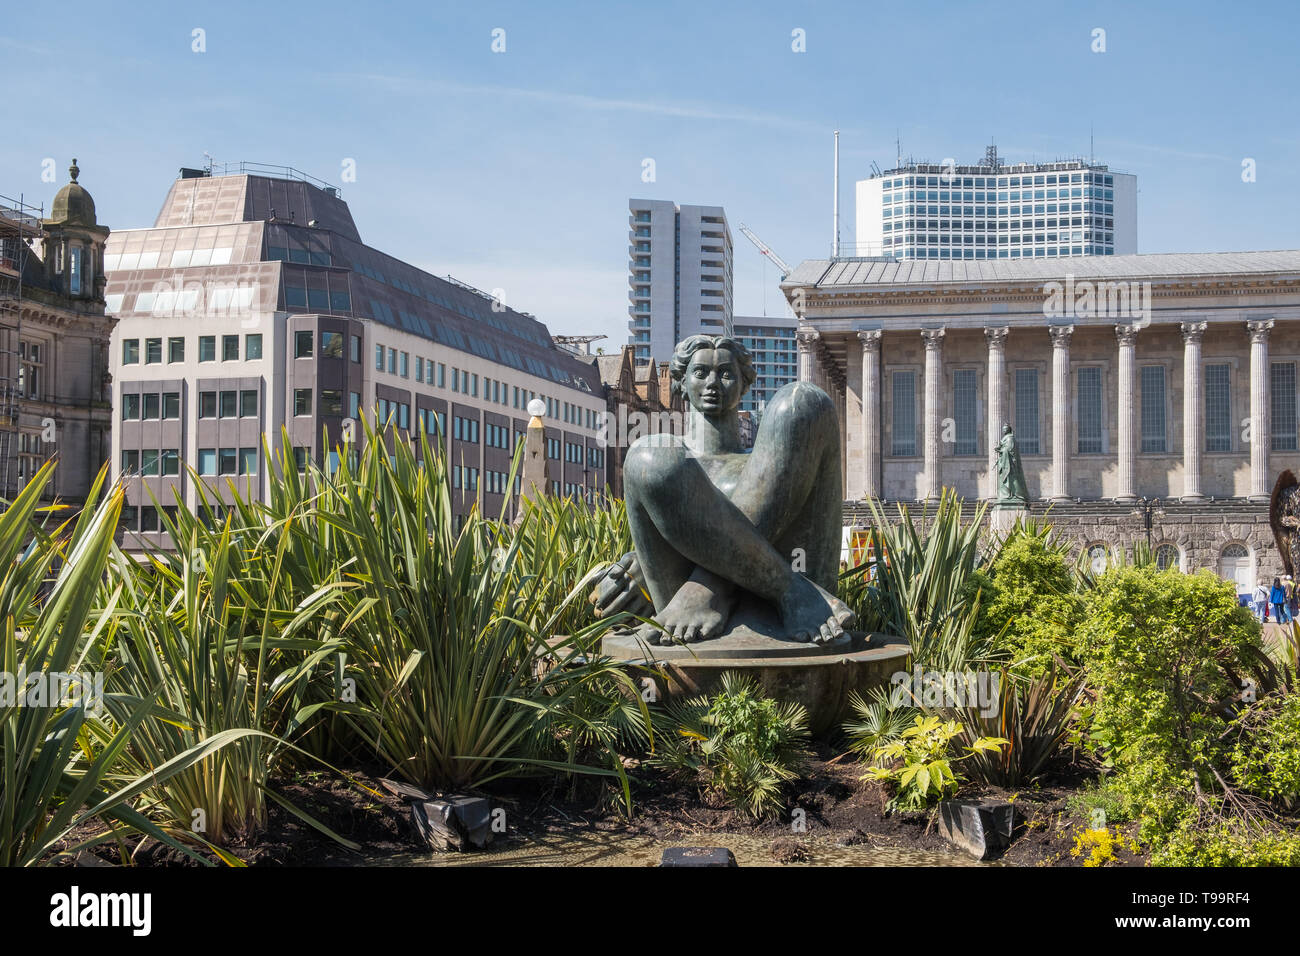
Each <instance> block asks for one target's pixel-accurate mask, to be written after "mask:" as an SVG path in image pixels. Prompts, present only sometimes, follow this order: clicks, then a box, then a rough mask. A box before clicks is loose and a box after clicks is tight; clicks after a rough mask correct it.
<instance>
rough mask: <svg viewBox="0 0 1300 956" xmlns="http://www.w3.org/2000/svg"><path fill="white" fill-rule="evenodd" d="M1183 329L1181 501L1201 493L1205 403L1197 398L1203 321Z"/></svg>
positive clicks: (1203, 333) (1203, 328) (1199, 393)
mask: <svg viewBox="0 0 1300 956" xmlns="http://www.w3.org/2000/svg"><path fill="white" fill-rule="evenodd" d="M1182 330H1183V500H1184V501H1195V500H1198V499H1201V498H1204V497H1205V495H1203V494H1202V493H1201V449H1202V448H1204V447H1205V401H1204V399H1203V398H1202V396H1201V339H1202V337H1203V336H1204V335H1205V323H1204V322H1184V323H1182Z"/></svg>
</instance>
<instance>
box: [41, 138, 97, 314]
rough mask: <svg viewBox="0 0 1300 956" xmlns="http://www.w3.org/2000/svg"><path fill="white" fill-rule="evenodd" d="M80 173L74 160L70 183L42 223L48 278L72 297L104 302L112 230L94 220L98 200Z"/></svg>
mask: <svg viewBox="0 0 1300 956" xmlns="http://www.w3.org/2000/svg"><path fill="white" fill-rule="evenodd" d="M80 173H81V170H80V169H79V168H78V167H77V161H76V160H75V159H74V160H73V161H72V165H71V166H70V167H69V168H68V174H69V176H70V177H71V181H70V182H69V183H68V184H67V185H66V186H64V187H63V188H62V189H60V190H59V192H58V194H57V195H56V196H55V197H54V205H53V206H52V207H51V209H50V218H48V219H44V220H42V221H41V228H42V232H43V233H44V241H43V246H44V253H45V255H44V258H45V277H46V279H47V280H48V281H49V283H50V284H51V286H52V287H53V288H56V289H58V290H59V291H60V292H62V293H63V294H64V295H66V296H68V297H69V298H73V299H89V300H92V301H97V302H102V301H103V299H104V243H105V242H106V241H107V239H108V233H109V230H108V229H107V228H105V227H104V226H101V225H99V221H98V220H97V219H96V218H95V200H94V199H92V198H91V196H90V193H89V192H88V191H87V190H86V187H85V186H83V185H81V183H79V182H77V176H78V175H80Z"/></svg>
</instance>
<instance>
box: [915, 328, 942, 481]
mask: <svg viewBox="0 0 1300 956" xmlns="http://www.w3.org/2000/svg"><path fill="white" fill-rule="evenodd" d="M943 333H944V330H943V329H922V330H921V335H922V336H923V337H924V338H925V496H926V498H928V499H929V500H931V501H934V500H936V499H938V497H939V492H940V489H941V488H942V487H943V486H942V484H941V481H940V477H939V429H940V421H941V418H942V414H941V409H940V396H941V395H942V392H943Z"/></svg>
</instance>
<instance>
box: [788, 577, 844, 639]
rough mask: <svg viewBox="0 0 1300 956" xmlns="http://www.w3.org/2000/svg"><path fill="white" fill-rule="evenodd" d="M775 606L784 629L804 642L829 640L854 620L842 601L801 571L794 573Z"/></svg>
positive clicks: (841, 632)
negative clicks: (779, 613)
mask: <svg viewBox="0 0 1300 956" xmlns="http://www.w3.org/2000/svg"><path fill="white" fill-rule="evenodd" d="M778 609H779V610H780V612H781V623H782V624H784V625H785V629H786V633H788V634H789V635H790V636H791V637H792V638H793V639H794V640H796V641H802V642H804V643H807V642H808V641H812V642H813V643H815V644H829V643H830V642H831V641H833V640H835V639H836V638H838V637H839V636H840V635H842V634H843V633H844V629H845V628H846V627H848V626H850V625H851V624H852V623H853V622H854V620H855V615H854V614H853V612H852V611H851V610H849V608H848V606H847V605H845V604H844V602H843V601H841V600H840V599H839V598H837V597H835V596H834V595H832V594H829V593H827V592H826V591H825V590H823V589H822V588H820V587H819V586H818V585H816V584H814V583H813V582H812V581H809V580H808V579H807V578H806V577H804V576H803V575H802V574H796V575H794V581H793V583H791V585H790V587H789V588H788V589H787V590H786V592H785V594H784V595H783V596H782V598H781V600H780V602H779V605H778Z"/></svg>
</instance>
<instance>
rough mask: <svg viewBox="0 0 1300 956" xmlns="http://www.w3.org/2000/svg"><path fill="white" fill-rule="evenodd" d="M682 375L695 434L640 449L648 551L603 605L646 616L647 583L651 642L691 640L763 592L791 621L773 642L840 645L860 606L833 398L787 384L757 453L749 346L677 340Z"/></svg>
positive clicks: (639, 548)
mask: <svg viewBox="0 0 1300 956" xmlns="http://www.w3.org/2000/svg"><path fill="white" fill-rule="evenodd" d="M669 372H670V375H671V377H672V388H673V390H674V392H681V393H682V394H684V395H685V396H686V399H687V401H688V403H689V411H688V413H687V416H688V417H687V422H686V428H685V434H683V435H670V434H659V435H650V436H646V437H643V438H641V439H639V440H638V441H637V442H635V443H634V444H633V445H632V447H631V448H630V449H629V450H628V454H627V458H626V460H625V462H624V466H623V467H624V470H623V485H624V491H625V497H626V501H627V514H628V524H629V525H630V527H631V531H632V542H633V544H634V546H635V552H634V555H626V556H624V558H623V560H622V561H620V562H619V563H618V564H616V565H615V566H614V567H613V568H611V569H610V571H609V572H608V573H607V574H606V576H605V578H603V579H602V581H601V582H600V584H599V585H598V587H597V593H596V595H595V598H594V600H595V603H596V605H597V608H598V610H599V611H600V613H602V614H609V613H614V612H616V611H619V610H636V609H638V603H641V604H643V603H644V602H643V601H640V602H639V595H640V594H641V593H642V588H643V587H644V589H645V591H648V593H649V597H650V599H651V601H652V603H653V605H654V613H653V619H654V620H655V621H656V622H657V623H658V624H659V625H660V627H661V628H662V630H659V629H658V628H648V627H646V628H643V629H642V630H641V631H640V632H639V636H641V637H643V638H644V639H645V640H646V641H647V642H648V643H670V642H686V643H688V642H693V641H701V640H709V639H711V638H717V637H720V636H722V635H723V634H724V633H725V632H726V631H727V628H728V622H729V621H730V620H731V618H732V613H733V611H735V610H736V608H737V607H738V605H739V604H740V603H741V602H743V601H745V600H752V599H754V598H756V599H758V600H760V601H764V602H768V604H770V606H771V608H773V609H774V610H775V612H776V614H777V616H779V619H780V629H779V632H778V633H776V634H772V635H769V636H773V637H777V638H782V639H787V640H795V641H804V642H807V641H814V642H818V643H829V642H831V641H834V640H836V639H837V638H839V637H840V636H841V635H842V634H843V633H844V629H845V628H846V627H848V626H849V625H850V624H852V622H853V612H852V611H850V610H849V609H848V608H847V607H846V606H845V605H844V604H843V603H841V602H840V601H839V600H838V599H837V598H836V597H835V596H834V592H835V587H836V577H837V573H838V569H839V557H840V538H841V524H842V518H841V509H842V504H843V502H842V497H843V496H842V489H841V478H840V445H839V426H838V422H837V419H836V415H835V409H834V406H833V405H832V403H831V400H830V398H829V396H827V394H826V393H825V392H823V391H822V390H821V389H820V388H817V387H816V386H815V385H812V384H810V383H807V382H792V383H790V384H789V385H786V386H785V387H784V388H782V389H780V390H779V391H778V392H777V393H776V394H775V395H774V396H773V398H772V401H771V402H770V403H769V404H768V405H767V407H766V408H765V409H764V410H763V416H762V422H761V424H760V427H759V430H758V434H757V436H756V437H755V439H754V447H753V450H752V451H749V452H746V451H745V450H744V448H743V447H742V443H741V439H740V428H739V415H738V408H739V405H740V400H741V397H742V396H743V395H744V393H745V391H746V390H747V389H748V388H749V386H750V385H751V384H753V381H754V369H753V365H752V363H751V360H750V356H749V352H748V350H747V349H746V348H745V347H744V346H743V345H741V344H740V343H739V342H736V341H735V340H733V339H730V338H726V337H723V336H710V335H694V336H691V337H690V338H688V339H686V340H685V341H683V342H682V343H680V344H679V345H678V346H677V349H676V351H675V352H674V353H673V358H672V362H671V364H670V366H669ZM645 610H648V609H645Z"/></svg>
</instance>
